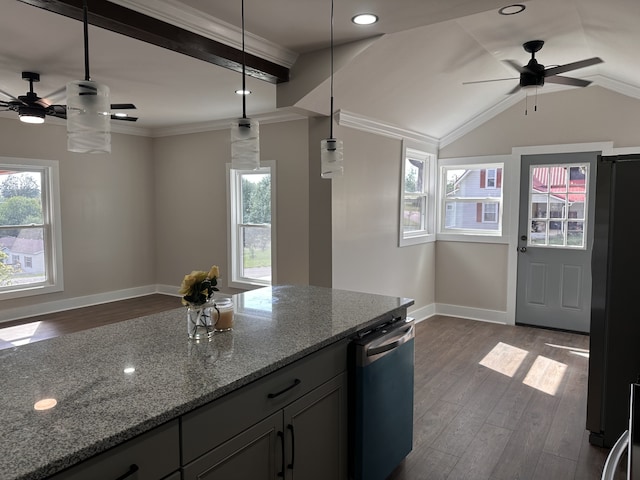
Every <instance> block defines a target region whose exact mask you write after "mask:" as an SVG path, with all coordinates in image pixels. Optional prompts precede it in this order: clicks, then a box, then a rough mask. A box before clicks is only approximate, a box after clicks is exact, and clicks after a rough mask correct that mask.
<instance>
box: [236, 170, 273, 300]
mask: <svg viewBox="0 0 640 480" xmlns="http://www.w3.org/2000/svg"><path fill="white" fill-rule="evenodd" d="M274 183H275V182H274V178H273V175H272V168H271V166H266V167H261V168H259V169H258V170H235V169H229V200H230V201H229V205H230V212H229V214H230V215H229V218H230V223H231V225H230V232H231V235H230V236H231V243H230V255H231V258H230V264H231V281H230V284H231V285H232V286H237V287H242V286H243V285H271V282H272V277H273V270H272V257H273V255H272V253H273V249H274V239H273V232H272V229H271V225H272V220H273V218H272V213H273V212H274V209H273V208H272V204H273V199H274V198H275V193H274V190H275V185H274Z"/></svg>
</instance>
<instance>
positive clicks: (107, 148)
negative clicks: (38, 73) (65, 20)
mask: <svg viewBox="0 0 640 480" xmlns="http://www.w3.org/2000/svg"><path fill="white" fill-rule="evenodd" d="M83 23H84V80H83V81H74V82H69V83H68V84H67V150H69V151H70V152H78V153H111V123H110V120H111V114H110V110H111V104H110V102H109V87H107V86H106V85H103V84H100V83H97V82H94V81H92V80H91V76H90V75H89V22H88V8H87V0H84V1H83Z"/></svg>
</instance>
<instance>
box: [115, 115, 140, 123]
mask: <svg viewBox="0 0 640 480" xmlns="http://www.w3.org/2000/svg"><path fill="white" fill-rule="evenodd" d="M111 120H124V121H125V122H135V121H137V120H138V117H129V116H126V117H118V116H117V115H111Z"/></svg>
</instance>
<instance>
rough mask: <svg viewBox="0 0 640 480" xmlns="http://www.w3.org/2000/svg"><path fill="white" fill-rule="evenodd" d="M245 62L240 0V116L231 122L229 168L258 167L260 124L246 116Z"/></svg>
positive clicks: (250, 168) (244, 168)
mask: <svg viewBox="0 0 640 480" xmlns="http://www.w3.org/2000/svg"><path fill="white" fill-rule="evenodd" d="M246 68H247V67H246V62H245V48H244V0H242V92H243V93H242V118H238V119H237V120H236V121H234V122H233V123H232V124H231V168H235V169H238V170H256V169H258V168H260V126H259V124H258V122H257V121H256V120H252V119H250V118H247V93H246V92H247V86H246Z"/></svg>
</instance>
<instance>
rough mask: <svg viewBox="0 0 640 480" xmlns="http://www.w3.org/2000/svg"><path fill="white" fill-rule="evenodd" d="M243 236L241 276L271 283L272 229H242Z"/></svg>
mask: <svg viewBox="0 0 640 480" xmlns="http://www.w3.org/2000/svg"><path fill="white" fill-rule="evenodd" d="M240 230H241V232H242V233H241V235H242V247H243V248H242V250H243V254H242V264H241V266H240V276H242V277H244V278H250V279H253V280H261V281H267V282H270V281H271V229H270V228H265V227H240Z"/></svg>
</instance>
